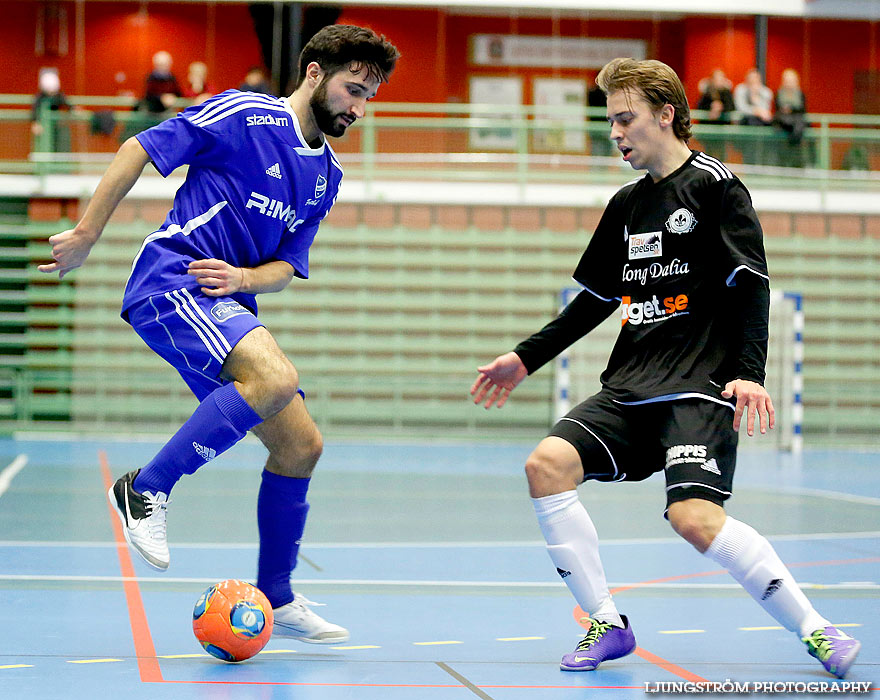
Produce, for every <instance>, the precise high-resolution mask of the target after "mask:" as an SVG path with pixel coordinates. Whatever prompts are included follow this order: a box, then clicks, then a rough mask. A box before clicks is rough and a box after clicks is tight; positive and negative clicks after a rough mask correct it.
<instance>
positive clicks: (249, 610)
mask: <svg viewBox="0 0 880 700" xmlns="http://www.w3.org/2000/svg"><path fill="white" fill-rule="evenodd" d="M193 632H194V633H195V635H196V639H198V640H199V643H200V644H201V645H202V646H203V647H204V648H205V651H207V652H208V653H209V654H211V655H212V656H216V657H217V658H218V659H223V661H244V660H245V659H249V658H251V657H252V656H254V655H255V654H257V653H258V652H259V651H260V650H261V649H262V648H263V647H264V646H266V643H267V642H268V641H269V637H271V636H272V606H271V605H269V601H268V600H267V599H266V596H264V595H263V593H262V592H261V591H260V590H259V589H258V588H256V587H255V586H252V585H251V584H249V583H245V582H244V581H238V580H236V579H229V580H227V581H221V582H220V583H215V584H214V585H213V586H211V587H210V588H208V590H206V591H205V592H204V593H202V595H200V596H199V599H198V600H197V601H196V606H195V608H193Z"/></svg>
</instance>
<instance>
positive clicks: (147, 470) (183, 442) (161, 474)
mask: <svg viewBox="0 0 880 700" xmlns="http://www.w3.org/2000/svg"><path fill="white" fill-rule="evenodd" d="M262 422H263V419H262V418H260V416H258V415H257V412H256V411H254V409H252V408H251V407H250V406H248V404H247V402H246V401H245V400H244V399H243V398H242V397H241V394H239V393H238V389H236V388H235V383H234V382H230V383H229V384H224V385H223V386H221V387H220V388H219V389H215V390H214V391H212V392H211V393H210V394H208V395H207V396H206V397H205V400H204V401H202V403H200V404H199V406H198V408H196V410H195V412H194V413H193V414H192V415H191V416H190V417H189V420H187V421H186V423H184V424H183V426H182V427H181V428H180V430H178V431H177V433H175V435H174V437H172V438H171V439H170V440H169V441H168V442H167V443H165V446H164V447H163V448H162V449H161V450H159V454H157V455H156V456H155V457H153V459H152V461H151V462H150V463H149V464H148V465H147V466H145V467H144V468H143V469H141V471H140V473H139V474H138V475H137V478H136V479H135V480H134V484H132V486H133V487H134V490H135V491H137V492H139V493H143V492H144V491H152V492H153V493H155V492H156V491H163V492H164V493H166V494H167V493H171V489H172V488H173V486H174V484H176V483H177V482H178V481H179V480H180V477H182V476H183V475H184V474H193V473H194V472H195V471H196V470H197V469H198V468H199V467H201V466H202V465H203V464H204V463H205V462H209V461H210V460H212V459H214V457H216V456H217V455H219V454H222V453H223V452H225V451H226V450H228V449H229V448H230V447H232V446H233V445H234V444H235V443H237V442H238V441H239V440H241V439H242V438H243V437H244V436H245V435H247V431H248V430H250V429H251V428H253V427H254V426H255V425H257V424H258V423H262Z"/></svg>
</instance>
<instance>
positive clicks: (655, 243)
mask: <svg viewBox="0 0 880 700" xmlns="http://www.w3.org/2000/svg"><path fill="white" fill-rule="evenodd" d="M627 247H628V257H629V259H630V260H641V259H642V258H659V257H660V256H661V255H663V232H662V231H649V232H648V233H631V234H629V239H628V240H627Z"/></svg>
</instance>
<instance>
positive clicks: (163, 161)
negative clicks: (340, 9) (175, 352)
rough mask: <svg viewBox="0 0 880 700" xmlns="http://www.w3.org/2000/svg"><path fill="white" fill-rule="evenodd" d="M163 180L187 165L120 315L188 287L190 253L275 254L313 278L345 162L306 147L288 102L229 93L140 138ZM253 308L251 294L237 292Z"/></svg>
mask: <svg viewBox="0 0 880 700" xmlns="http://www.w3.org/2000/svg"><path fill="white" fill-rule="evenodd" d="M137 139H138V141H139V142H140V144H141V145H142V146H143V147H144V149H145V150H146V151H147V153H148V154H149V156H150V158H151V159H152V161H153V163H154V165H155V166H156V169H157V170H158V171H159V172H160V173H161V174H162V176H163V177H167V176H168V175H169V174H171V172H172V171H173V170H174V169H175V168H177V167H178V166H180V165H184V164H188V165H189V171H188V173H187V176H186V181H185V182H184V183H183V185H182V186H181V187H180V189H179V190H177V194H176V195H175V197H174V206H173V207H172V209H171V211H170V212H168V216H167V217H166V218H165V223H164V224H163V225H162V227H161V228H160V229H159V230H158V231H156V232H155V233H151V234H150V235H149V236H147V237H146V239H145V240H144V243H143V245H142V246H141V249H140V250H139V251H138V253H137V255H136V256H135V259H134V262H133V264H132V271H131V276H130V277H129V280H128V284H127V285H126V288H125V295H124V298H123V306H122V311H123V316H126V315H127V314H126V311H127V309H128V308H129V307H130V306H132V305H133V304H136V303H138V302H139V301H142V300H144V299H146V298H147V297H150V296H154V295H156V294H163V293H165V292H168V291H170V290H175V289H182V288H187V289H191V290H194V291H195V292H198V290H199V285H198V283H197V282H196V280H195V277H193V276H192V275H188V274H187V269H188V265H189V263H190V262H192V261H193V260H201V259H205V258H216V259H218V260H223V261H225V262H227V263H229V264H230V265H233V266H235V267H257V266H259V265H263V264H265V263H268V262H272V261H274V260H283V261H285V262H288V263H290V264H291V265H292V266H293V269H294V270H295V274H296V276H297V277H303V278H306V277H308V275H309V247H310V246H311V244H312V241H313V240H314V238H315V234H316V233H317V231H318V225H319V223H320V222H321V220H322V219H323V218H324V217H325V216H326V215H327V213H328V212H329V211H330V207H332V206H333V203H334V202H335V201H336V196H337V193H338V190H339V183H340V182H341V180H342V168H341V166H340V165H339V162H338V160H337V159H336V154H335V153H334V152H333V150H332V149H331V148H330V145H329V144H328V143H327V142H326V140H325V141H324V142H323V143H322V144H321V146H319V147H318V148H311V147H310V146H309V145H308V144H307V143H306V142H305V140H304V139H303V136H302V131H301V130H300V125H299V121H298V119H297V117H296V114H295V113H294V112H293V110H292V109H291V107H290V105H289V103H288V101H287V99H285V98H280V99H279V98H274V97H270V96H267V95H258V94H255V93H251V92H239V91H238V90H227V91H226V92H224V93H221V94H219V95H216V96H214V97H212V98H211V99H209V100H208V101H206V102H205V103H203V104H201V105H198V106H195V107H189V108H187V109H186V110H185V111H184V112H182V113H181V114H179V115H177V116H176V117H173V118H172V119H168V120H167V121H165V122H163V123H162V124H159V125H158V126H155V127H153V128H152V129H148V130H147V131H144V132H142V133H140V134H138V135H137ZM232 297H233V298H234V299H236V300H237V301H238V302H240V303H241V304H243V305H244V306H246V307H248V308H250V309H252V310H253V311H254V312H256V310H257V306H256V300H255V298H254V296H253V295H252V294H242V293H239V294H233V295H232Z"/></svg>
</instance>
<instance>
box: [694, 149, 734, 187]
mask: <svg viewBox="0 0 880 700" xmlns="http://www.w3.org/2000/svg"><path fill="white" fill-rule="evenodd" d="M702 155H703V154H702V153H700V154H698V155H697V157H696V158H694V159H693V160H692V161H691V165H693V166H694V167H695V168H699V169H700V170H705V171H706V172H707V173H711V174H712V177H714V178H715V181H716V182H718V181H720V180H728V179H730V178H731V177H733V175H732V174H731V172H730V171H729V170H728V169H727V168H725V167H724V165H723V164H722V163H721V162H720V161H717V160H714V159H709V158H706V159H705V160H704V159H702V158H700V156H702ZM713 161H714V162H713Z"/></svg>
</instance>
